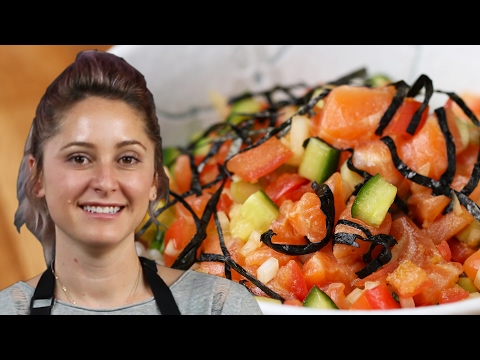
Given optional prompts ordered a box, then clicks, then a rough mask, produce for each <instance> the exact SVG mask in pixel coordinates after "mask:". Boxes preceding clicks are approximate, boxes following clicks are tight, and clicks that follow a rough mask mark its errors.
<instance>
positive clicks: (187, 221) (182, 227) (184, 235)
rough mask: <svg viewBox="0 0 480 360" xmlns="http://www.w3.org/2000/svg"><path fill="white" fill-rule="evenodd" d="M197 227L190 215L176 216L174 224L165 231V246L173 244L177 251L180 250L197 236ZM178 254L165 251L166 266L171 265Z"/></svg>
mask: <svg viewBox="0 0 480 360" xmlns="http://www.w3.org/2000/svg"><path fill="white" fill-rule="evenodd" d="M196 231H197V228H196V226H195V223H194V221H193V219H192V218H189V217H178V218H176V219H175V220H174V221H173V223H172V225H170V226H169V227H168V229H167V230H166V231H165V237H164V241H165V248H167V247H169V243H170V242H172V244H170V246H173V247H174V249H175V250H176V251H177V252H180V251H181V250H183V249H184V248H185V246H187V244H188V243H189V242H190V240H191V239H193V237H194V236H195V233H196ZM177 256H178V254H176V255H172V254H170V253H168V252H167V251H166V252H165V253H164V262H165V265H166V266H171V265H172V264H173V263H174V262H175V259H176V258H177Z"/></svg>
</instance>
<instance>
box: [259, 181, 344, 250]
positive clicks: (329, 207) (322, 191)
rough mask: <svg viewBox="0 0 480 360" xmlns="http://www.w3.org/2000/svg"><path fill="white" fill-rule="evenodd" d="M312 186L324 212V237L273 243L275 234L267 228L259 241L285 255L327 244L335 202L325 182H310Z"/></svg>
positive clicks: (333, 217)
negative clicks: (306, 243) (312, 239)
mask: <svg viewBox="0 0 480 360" xmlns="http://www.w3.org/2000/svg"><path fill="white" fill-rule="evenodd" d="M312 188H313V190H314V191H315V194H317V196H318V197H319V198H320V209H321V210H322V212H323V213H324V214H325V218H326V219H325V222H326V224H325V228H326V234H325V237H324V238H323V239H322V240H320V241H317V242H310V240H309V239H308V237H306V236H305V239H306V240H307V242H308V245H291V244H274V243H272V237H273V236H274V235H275V233H274V232H273V230H271V229H269V230H267V231H266V232H264V233H263V234H261V236H260V241H261V242H263V243H264V244H265V245H267V246H268V247H269V248H271V249H273V250H275V251H277V252H279V253H282V254H286V255H305V254H311V253H313V252H316V251H318V250H320V249H322V248H323V247H324V246H325V245H327V244H328V243H329V241H330V238H331V236H332V232H333V227H334V219H335V204H334V199H333V193H332V190H330V187H329V186H328V185H326V184H321V185H319V184H317V183H316V182H315V181H314V182H313V183H312Z"/></svg>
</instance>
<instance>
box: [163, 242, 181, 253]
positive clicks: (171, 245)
mask: <svg viewBox="0 0 480 360" xmlns="http://www.w3.org/2000/svg"><path fill="white" fill-rule="evenodd" d="M181 252H182V251H181V250H178V249H177V248H176V247H175V244H174V242H173V241H169V242H168V244H167V246H166V247H165V251H164V254H166V255H169V256H173V257H177V256H178V255H180V253H181Z"/></svg>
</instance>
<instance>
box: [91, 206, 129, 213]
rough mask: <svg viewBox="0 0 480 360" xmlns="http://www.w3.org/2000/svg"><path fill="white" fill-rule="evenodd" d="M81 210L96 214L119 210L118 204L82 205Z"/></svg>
mask: <svg viewBox="0 0 480 360" xmlns="http://www.w3.org/2000/svg"><path fill="white" fill-rule="evenodd" d="M83 210H85V211H88V212H91V213H98V214H116V213H117V212H119V211H120V206H84V207H83Z"/></svg>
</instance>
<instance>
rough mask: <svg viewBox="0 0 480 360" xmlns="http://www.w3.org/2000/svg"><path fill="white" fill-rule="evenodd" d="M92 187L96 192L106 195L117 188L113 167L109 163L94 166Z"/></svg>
mask: <svg viewBox="0 0 480 360" xmlns="http://www.w3.org/2000/svg"><path fill="white" fill-rule="evenodd" d="M93 175H94V176H93V179H92V187H93V188H94V189H95V191H97V192H102V193H105V194H108V193H110V192H112V191H115V190H116V189H117V188H118V179H117V174H116V170H115V166H114V165H113V164H111V163H98V164H97V165H96V166H95V170H94V174H93Z"/></svg>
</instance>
